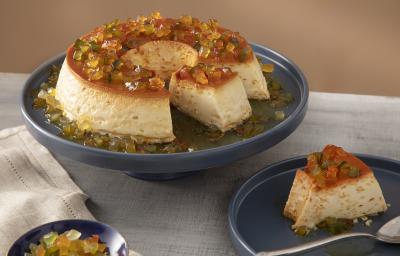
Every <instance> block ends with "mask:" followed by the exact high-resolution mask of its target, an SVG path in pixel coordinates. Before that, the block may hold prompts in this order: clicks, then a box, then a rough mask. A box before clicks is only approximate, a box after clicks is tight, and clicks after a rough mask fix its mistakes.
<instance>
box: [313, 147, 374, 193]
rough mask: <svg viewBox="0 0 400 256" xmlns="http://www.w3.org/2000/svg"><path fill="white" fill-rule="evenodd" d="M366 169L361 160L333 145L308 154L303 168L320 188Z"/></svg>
mask: <svg viewBox="0 0 400 256" xmlns="http://www.w3.org/2000/svg"><path fill="white" fill-rule="evenodd" d="M368 170H369V168H368V166H366V165H365V164H364V163H363V162H362V161H361V160H359V159H358V158H356V157H355V156H353V155H352V154H350V153H348V152H346V151H344V150H343V149H342V148H340V147H337V146H334V145H327V146H326V147H325V148H324V149H323V150H322V152H314V153H312V154H310V155H308V157H307V166H306V168H305V171H306V172H307V173H309V174H311V175H312V177H313V178H314V179H315V181H316V184H317V185H318V186H319V187H322V188H323V187H326V186H329V185H333V184H335V183H336V182H338V181H340V180H344V179H353V178H357V177H359V176H361V175H363V173H365V172H367V171H368Z"/></svg>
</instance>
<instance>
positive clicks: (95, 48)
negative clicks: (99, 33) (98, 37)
mask: <svg viewBox="0 0 400 256" xmlns="http://www.w3.org/2000/svg"><path fill="white" fill-rule="evenodd" d="M89 46H90V49H91V50H92V51H94V52H98V51H100V49H101V45H99V44H96V42H94V41H91V42H90V43H89Z"/></svg>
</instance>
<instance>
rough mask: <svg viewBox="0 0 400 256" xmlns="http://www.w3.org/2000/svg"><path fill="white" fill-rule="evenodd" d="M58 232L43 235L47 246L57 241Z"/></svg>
mask: <svg viewBox="0 0 400 256" xmlns="http://www.w3.org/2000/svg"><path fill="white" fill-rule="evenodd" d="M57 237H58V234H57V233H56V232H50V233H48V234H46V235H44V236H43V242H44V244H45V245H46V247H51V246H52V245H53V244H54V242H55V241H56V239H57Z"/></svg>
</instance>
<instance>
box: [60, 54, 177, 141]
mask: <svg viewBox="0 0 400 256" xmlns="http://www.w3.org/2000/svg"><path fill="white" fill-rule="evenodd" d="M69 51H70V52H69V54H67V58H66V60H65V61H64V63H63V65H62V68H61V71H60V75H59V79H58V82H57V87H56V88H57V89H56V95H55V97H56V99H57V100H58V101H59V103H60V105H61V108H62V110H63V111H64V113H65V115H66V116H67V117H69V118H70V119H72V120H75V121H76V122H77V124H78V126H79V127H80V128H82V129H85V130H92V131H97V132H104V133H111V134H113V135H128V136H132V137H134V138H135V139H136V140H137V141H138V142H146V143H160V142H170V141H172V140H174V138H175V136H174V134H173V130H172V119H171V113H170V103H169V92H168V91H167V90H166V89H165V88H164V82H163V81H162V80H161V79H159V78H158V77H154V76H153V75H152V73H151V71H148V70H145V69H142V68H140V67H139V66H137V67H136V68H135V69H133V71H132V72H133V73H134V74H133V73H132V76H133V77H138V80H135V81H132V82H125V83H124V84H122V83H121V82H120V81H118V80H117V78H115V79H114V80H116V83H113V82H110V83H106V82H101V81H100V82H99V81H96V82H92V81H90V80H89V79H84V78H83V77H82V76H84V74H78V73H77V72H76V70H77V69H76V68H75V69H73V67H74V66H73V65H75V64H74V62H73V61H72V58H71V51H72V50H71V49H70V50H69ZM117 75H118V74H117ZM140 77H143V79H140Z"/></svg>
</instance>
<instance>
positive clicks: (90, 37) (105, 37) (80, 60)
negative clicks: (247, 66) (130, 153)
mask: <svg viewBox="0 0 400 256" xmlns="http://www.w3.org/2000/svg"><path fill="white" fill-rule="evenodd" d="M155 40H171V41H178V42H182V43H186V44H188V45H190V46H191V47H193V48H194V49H196V50H197V51H198V53H199V61H200V62H203V63H240V62H249V61H251V60H252V59H253V51H252V49H251V47H250V46H249V44H248V43H247V41H246V40H245V39H244V38H243V37H242V36H240V34H239V33H238V32H233V31H231V30H228V29H226V28H223V27H221V26H219V24H218V22H217V21H216V20H214V19H210V20H208V21H207V22H202V21H200V20H199V19H196V18H193V17H191V16H187V15H185V16H181V17H180V18H178V19H172V18H163V17H161V15H160V13H158V12H155V13H153V14H151V15H149V16H147V17H145V16H139V17H138V18H137V19H136V20H133V19H128V20H126V21H124V22H120V21H118V20H115V21H113V22H111V23H108V24H105V25H103V26H100V27H97V28H95V29H94V30H93V31H91V32H89V33H88V34H86V35H84V36H82V37H81V38H79V39H77V40H76V41H75V43H74V44H73V45H72V46H71V47H69V48H68V50H67V61H68V64H69V66H70V67H71V69H72V70H73V71H74V72H75V73H76V74H77V75H79V76H80V77H81V78H82V79H84V80H86V81H90V82H91V83H90V84H92V85H96V86H97V87H99V88H102V89H106V90H112V91H117V92H123V93H128V94H141V95H144V96H145V95H154V96H168V92H167V90H165V89H164V84H163V83H161V81H159V79H158V78H156V77H155V74H154V72H153V71H151V70H146V69H144V68H142V67H140V66H137V65H134V63H131V62H130V61H129V60H125V59H123V58H121V57H122V56H123V55H124V54H125V53H126V52H127V51H128V50H130V49H134V48H137V47H139V46H140V45H142V44H144V43H146V42H149V41H155Z"/></svg>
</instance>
